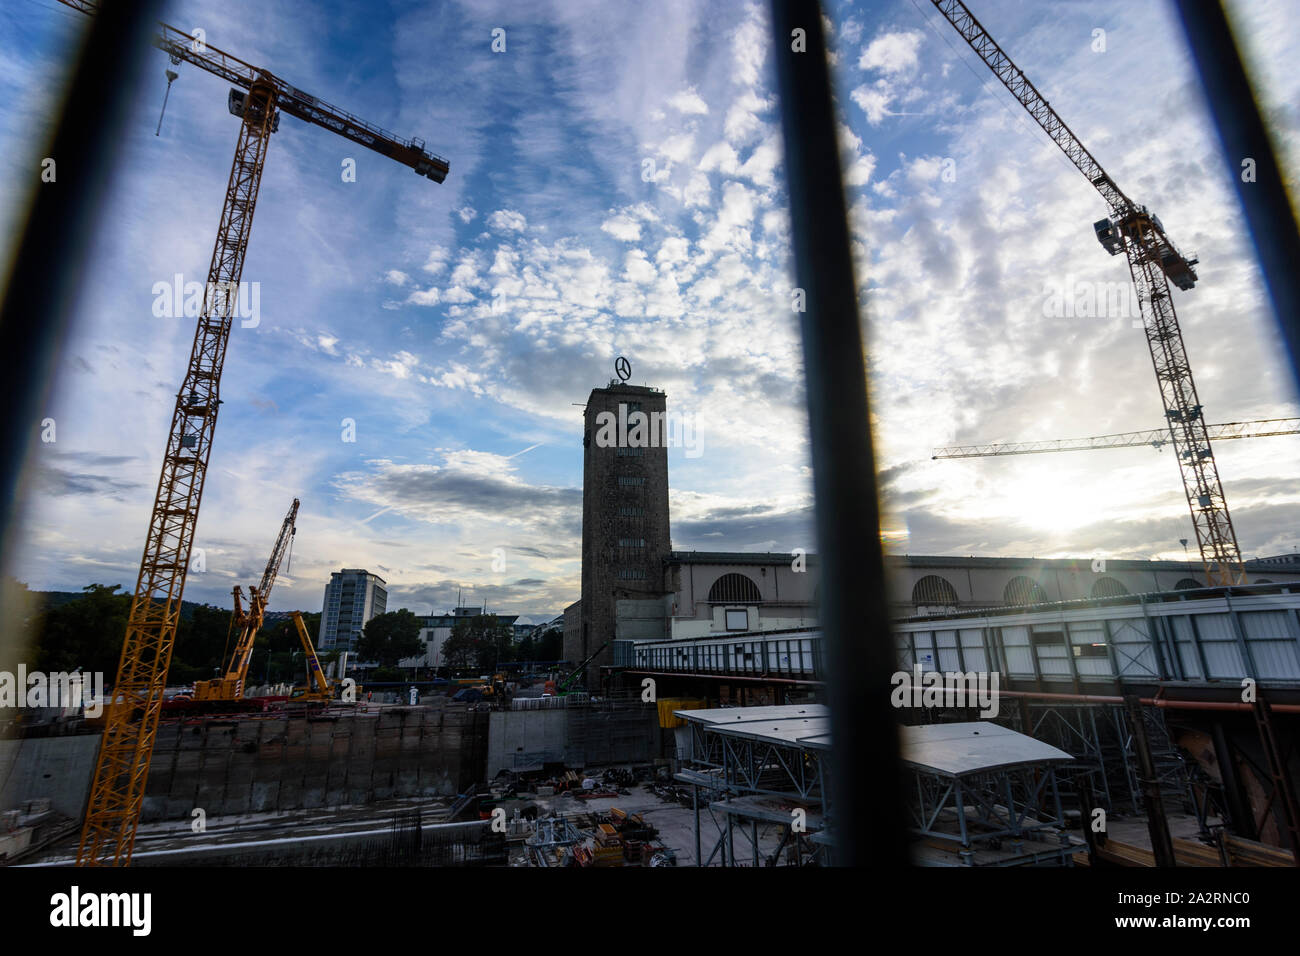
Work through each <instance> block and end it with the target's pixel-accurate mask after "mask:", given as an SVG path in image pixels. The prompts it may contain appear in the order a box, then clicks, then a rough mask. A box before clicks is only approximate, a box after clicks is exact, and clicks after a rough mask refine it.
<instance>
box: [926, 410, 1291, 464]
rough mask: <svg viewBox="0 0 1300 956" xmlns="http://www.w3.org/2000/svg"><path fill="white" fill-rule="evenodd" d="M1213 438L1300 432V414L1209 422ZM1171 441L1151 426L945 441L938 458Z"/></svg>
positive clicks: (1164, 430)
mask: <svg viewBox="0 0 1300 956" xmlns="http://www.w3.org/2000/svg"><path fill="white" fill-rule="evenodd" d="M1205 430H1206V432H1207V433H1208V434H1209V436H1210V438H1212V439H1213V440H1214V441H1227V440H1229V439H1233V438H1269V437H1271V436H1274V435H1300V418H1269V419H1265V420H1263V421H1257V422H1224V423H1222V424H1220V425H1206V426H1205ZM1168 444H1169V429H1167V428H1152V429H1148V430H1147V431H1144V432H1117V433H1116V434H1114V435H1094V436H1093V437H1091V438H1055V439H1049V440H1048V441H1006V442H982V443H980V444H976V445H946V446H944V447H943V448H936V449H935V450H934V454H933V455H931V456H930V458H931V460H934V459H936V458H993V457H997V456H999V455H1041V454H1044V453H1046V452H1054V451H1090V450H1093V449H1096V448H1132V447H1134V446H1136V445H1150V446H1151V447H1152V448H1154V449H1156V450H1157V451H1159V450H1160V449H1161V448H1163V447H1164V446H1165V445H1168Z"/></svg>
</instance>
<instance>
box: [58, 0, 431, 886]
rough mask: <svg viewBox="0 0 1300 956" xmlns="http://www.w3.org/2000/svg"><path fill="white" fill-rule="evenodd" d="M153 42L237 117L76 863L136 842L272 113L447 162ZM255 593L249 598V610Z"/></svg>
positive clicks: (84, 8) (180, 46)
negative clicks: (214, 80) (209, 82)
mask: <svg viewBox="0 0 1300 956" xmlns="http://www.w3.org/2000/svg"><path fill="white" fill-rule="evenodd" d="M62 2H63V3H64V4H65V5H67V6H69V7H72V8H73V9H75V10H80V11H81V12H83V13H87V14H91V15H93V14H94V13H95V12H96V10H97V9H98V4H97V3H96V2H93V0H62ZM153 42H154V45H155V46H157V47H158V48H159V49H161V50H163V51H164V52H166V53H167V54H168V55H169V56H170V57H171V60H172V62H173V63H180V62H182V61H183V62H188V63H191V64H193V65H195V66H198V67H199V68H201V69H203V70H205V71H206V72H209V73H212V74H214V75H215V76H218V77H221V78H222V79H225V80H226V81H228V82H230V83H232V84H234V85H235V86H236V87H238V89H232V90H231V91H230V95H229V97H228V103H227V105H228V108H229V110H230V112H231V113H232V114H234V115H235V116H238V117H239V118H240V124H239V132H238V135H237V137H236V140H235V156H234V160H233V162H232V163H231V167H230V178H229V181H228V183H227V186H226V197H225V202H224V203H223V205H222V209H221V218H220V221H219V223H218V226H217V237H216V241H215V243H214V244H213V247H212V258H211V260H210V262H209V266H208V277H207V285H206V286H205V292H204V299H203V309H202V312H201V313H200V315H199V317H198V325H197V326H196V328H195V332H194V344H193V346H192V349H191V352H190V359H189V364H188V366H187V368H186V372H185V377H184V380H183V382H182V384H181V387H180V390H179V391H178V392H177V393H176V402H175V405H174V407H173V410H172V424H171V430H170V432H169V434H168V439H167V450H166V453H165V454H164V456H163V462H162V472H161V474H160V476H159V479H158V488H157V492H156V494H155V497H154V504H153V511H152V514H151V516H150V519H149V529H148V533H147V535H146V538H145V545H144V553H143V555H142V557H141V559H140V573H139V576H138V578H137V579H136V587H135V594H134V597H133V598H132V601H131V610H130V614H129V616H128V619H127V627H126V637H125V640H124V641H123V645H122V656H121V659H120V661H119V663H118V670H117V675H116V679H115V680H114V683H113V698H112V700H111V701H110V702H109V705H108V708H107V714H106V720H105V726H104V738H103V743H102V744H101V746H100V750H99V757H98V760H97V762H96V765H95V775H94V778H93V780H92V782H91V788H90V797H89V800H88V803H87V808H86V819H85V824H84V826H83V829H82V833H81V841H80V844H79V845H78V849H77V863H78V865H81V866H86V865H98V864H103V863H109V864H119V865H125V864H127V863H129V862H130V860H131V852H132V849H133V847H134V845H135V833H136V827H137V825H138V824H139V820H140V811H141V807H142V805H143V800H144V790H145V784H146V781H147V779H148V775H149V763H150V759H151V756H152V753H153V744H154V738H155V736H156V735H157V731H158V720H159V716H160V713H161V710H162V702H163V694H164V690H165V687H166V680H167V670H168V667H169V666H170V664H171V657H172V649H173V646H174V643H175V637H176V626H177V622H178V620H179V616H180V610H181V600H182V593H183V591H184V587H185V576H186V572H187V571H188V569H189V563H190V553H191V550H192V546H193V543H194V531H195V526H196V524H197V521H198V514H199V502H200V500H201V498H202V496H203V483H204V478H205V477H206V475H207V469H208V459H209V456H210V454H211V451H212V437H213V431H214V429H215V427H216V422H217V411H218V409H219V407H220V405H221V391H220V384H221V371H222V367H223V365H224V363H225V357H226V346H227V343H228V341H229V338H230V329H231V322H232V319H233V314H234V307H235V302H236V298H237V294H238V289H239V283H240V280H241V278H242V275H243V269H244V259H245V255H246V253H247V250H248V239H249V234H250V232H251V229H252V225H253V211H254V209H255V207H256V205H257V197H258V190H259V187H260V186H261V182H262V170H263V168H264V166H265V163H266V151H267V146H268V145H269V143H270V139H271V134H272V133H274V132H275V131H276V130H277V129H278V128H279V114H280V113H281V112H285V113H289V114H290V115H291V116H296V117H298V118H299V119H302V120H304V121H306V122H309V123H312V124H314V125H317V126H321V127H323V128H325V129H329V130H331V131H333V132H335V133H337V134H338V135H340V136H343V137H344V138H346V139H348V140H350V141H352V142H354V143H357V144H358V145H361V146H364V147H366V148H367V149H370V150H373V151H375V152H377V153H380V154H382V155H384V156H388V157H389V158H390V159H393V160H395V161H396V162H399V163H402V164H403V165H405V166H408V167H409V168H411V169H413V170H414V171H415V172H416V173H418V174H420V175H422V176H425V177H426V178H428V179H431V180H432V181H434V182H438V183H440V182H442V181H443V180H444V179H445V178H446V175H447V172H448V164H447V161H446V160H444V159H442V158H440V157H437V156H435V155H433V154H431V153H429V152H428V151H426V150H425V148H424V143H423V141H422V140H417V139H411V140H403V139H399V138H397V137H395V136H393V135H392V134H390V133H387V132H386V131H384V130H382V129H380V128H379V127H377V126H374V125H372V124H370V123H367V122H365V121H364V120H361V119H359V118H358V117H355V116H353V115H351V114H349V113H346V112H344V111H343V110H340V109H338V108H336V107H334V106H331V105H330V104H328V103H325V102H324V101H322V100H319V99H317V98H315V97H313V96H311V95H309V94H307V93H304V92H303V91H301V90H298V89H296V88H294V87H292V86H290V85H289V84H288V83H285V82H284V81H283V80H281V79H279V78H278V77H276V76H275V75H274V74H272V73H270V72H268V71H267V70H263V69H260V68H258V67H254V66H252V65H250V64H248V63H246V62H245V61H243V60H241V59H239V58H238V57H234V56H231V55H230V54H228V53H225V52H224V51H222V50H220V49H218V48H216V47H214V46H212V45H210V44H207V43H206V42H200V41H198V40H196V39H195V38H194V37H191V36H190V35H188V34H185V33H182V32H181V31H180V30H177V29H176V28H174V27H171V26H168V25H167V24H165V23H160V24H158V32H157V33H156V34H155V36H154V38H153ZM268 584H269V582H268ZM268 590H269V587H268ZM258 598H259V595H253V604H254V606H256V604H257V601H258Z"/></svg>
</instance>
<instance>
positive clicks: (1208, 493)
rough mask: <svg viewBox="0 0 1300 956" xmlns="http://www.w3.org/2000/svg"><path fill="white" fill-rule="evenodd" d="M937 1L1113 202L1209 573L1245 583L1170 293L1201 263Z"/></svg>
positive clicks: (1116, 244) (1106, 222)
mask: <svg viewBox="0 0 1300 956" xmlns="http://www.w3.org/2000/svg"><path fill="white" fill-rule="evenodd" d="M931 3H933V4H934V6H935V8H936V9H938V11H939V12H940V13H941V14H943V16H944V18H945V19H946V20H947V21H948V22H949V23H951V24H952V25H953V26H954V27H955V28H956V30H957V32H958V33H960V34H961V36H962V39H964V40H965V41H966V42H967V44H969V45H970V48H971V49H972V50H974V51H975V53H976V55H977V56H979V58H980V59H981V60H983V61H984V63H985V64H986V65H987V66H988V68H989V69H990V70H992V71H993V75H994V76H996V77H997V78H998V79H999V80H1000V81H1001V82H1002V85H1003V86H1005V87H1006V88H1007V90H1008V91H1010V93H1011V95H1012V96H1014V97H1015V98H1016V100H1017V101H1018V102H1019V103H1020V105H1021V106H1023V107H1024V108H1025V110H1026V112H1028V113H1029V115H1030V116H1031V117H1032V118H1033V120H1034V122H1035V123H1037V124H1038V125H1039V126H1040V127H1041V128H1042V130H1043V132H1045V133H1046V134H1047V135H1048V136H1049V137H1051V139H1052V142H1054V143H1056V145H1057V146H1059V147H1060V149H1061V152H1063V153H1065V155H1066V157H1067V158H1068V159H1069V160H1070V162H1071V163H1073V164H1074V166H1075V168H1077V169H1078V170H1079V172H1081V173H1083V175H1084V176H1085V177H1086V178H1087V180H1088V182H1090V183H1092V185H1093V187H1094V188H1095V189H1096V190H1097V191H1098V192H1099V193H1101V195H1102V198H1103V199H1105V200H1106V204H1107V206H1108V207H1109V209H1110V215H1109V216H1108V217H1107V218H1105V219H1102V220H1100V221H1098V222H1096V223H1094V224H1093V230H1094V232H1095V233H1096V235H1097V240H1098V241H1099V242H1100V243H1101V245H1102V248H1104V249H1105V250H1106V251H1107V252H1108V253H1110V254H1111V255H1112V256H1115V255H1119V254H1120V253H1121V252H1123V253H1124V254H1125V256H1126V257H1127V258H1128V267H1129V274H1130V275H1131V276H1132V279H1133V285H1134V286H1135V287H1136V289H1137V294H1138V303H1139V307H1140V308H1141V311H1142V327H1143V330H1144V331H1145V333H1146V339H1147V345H1148V347H1149V349H1150V351H1151V362H1152V365H1153V366H1154V367H1155V373H1156V382H1157V383H1158V384H1159V386H1160V398H1161V401H1163V402H1164V407H1165V421H1166V426H1167V428H1168V432H1169V439H1170V444H1172V445H1173V448H1174V457H1175V459H1176V460H1177V462H1178V470H1179V472H1180V473H1181V475H1182V479H1183V490H1184V492H1185V493H1186V495H1187V504H1188V507H1189V508H1190V509H1191V512H1192V526H1193V528H1194V529H1195V531H1196V543H1197V545H1198V546H1199V548H1200V552H1201V563H1202V564H1203V565H1204V567H1205V576H1206V578H1207V579H1208V583H1209V584H1211V585H1215V584H1244V583H1245V580H1246V570H1245V567H1244V566H1243V564H1242V561H1241V551H1240V549H1239V548H1238V547H1237V533H1236V531H1235V530H1234V529H1233V527H1232V518H1231V517H1229V515H1228V502H1227V500H1226V499H1225V498H1224V496H1223V485H1222V483H1221V482H1220V481H1219V467H1218V465H1217V464H1216V463H1215V461H1214V450H1213V448H1211V446H1210V434H1209V430H1208V428H1207V426H1206V424H1205V417H1204V416H1203V415H1202V413H1201V400H1200V398H1199V397H1198V396H1197V393H1196V383H1195V382H1194V381H1193V380H1192V366H1191V362H1190V360H1189V359H1188V357H1187V349H1186V347H1185V346H1184V345H1183V332H1182V329H1181V327H1180V326H1179V324H1178V316H1177V314H1175V312H1174V302H1173V298H1172V296H1171V295H1170V290H1169V284H1170V283H1171V282H1172V283H1173V284H1174V285H1176V286H1178V288H1179V289H1182V290H1184V291H1186V290H1188V289H1190V288H1192V287H1193V286H1194V285H1195V284H1196V278H1197V276H1196V269H1195V266H1196V262H1197V260H1196V259H1195V258H1188V257H1187V256H1184V255H1183V254H1182V253H1181V252H1179V251H1178V249H1177V248H1175V246H1174V244H1173V241H1172V240H1171V239H1170V238H1169V237H1168V236H1167V235H1166V234H1165V229H1164V226H1163V225H1161V223H1160V220H1159V219H1158V218H1157V217H1156V216H1154V215H1153V214H1152V213H1151V211H1150V210H1148V209H1147V208H1146V207H1145V206H1139V205H1138V204H1137V203H1135V202H1133V200H1131V199H1129V198H1128V196H1126V195H1124V193H1123V192H1122V191H1121V190H1120V188H1119V187H1118V186H1116V185H1115V183H1114V181H1113V180H1112V179H1111V178H1110V176H1109V175H1108V174H1107V173H1106V171H1105V170H1104V169H1102V167H1101V164H1100V163H1099V162H1097V160H1096V158H1095V157H1094V156H1093V155H1092V153H1090V152H1088V150H1087V148H1086V147H1085V146H1084V145H1083V143H1082V142H1080V141H1079V138H1078V137H1077V136H1075V135H1074V133H1073V132H1071V131H1070V127H1068V126H1066V125H1065V121H1064V120H1062V119H1061V117H1060V116H1058V115H1057V113H1056V110H1054V109H1052V107H1051V105H1050V104H1048V102H1047V100H1046V99H1045V98H1044V97H1043V95H1042V94H1041V93H1039V92H1038V90H1037V88H1035V86H1034V84H1033V83H1031V82H1029V79H1028V77H1026V76H1025V74H1024V72H1023V71H1022V70H1021V69H1020V68H1019V67H1018V66H1016V65H1015V63H1013V62H1012V60H1011V57H1009V56H1007V54H1006V52H1005V51H1004V50H1003V49H1002V47H1000V46H998V44H997V41H996V40H994V39H993V38H992V37H991V36H989V34H988V31H987V30H985V29H984V27H983V26H981V25H980V22H979V21H978V20H976V19H975V15H974V14H973V13H971V12H970V10H969V9H967V7H966V4H964V3H962V2H961V0H931Z"/></svg>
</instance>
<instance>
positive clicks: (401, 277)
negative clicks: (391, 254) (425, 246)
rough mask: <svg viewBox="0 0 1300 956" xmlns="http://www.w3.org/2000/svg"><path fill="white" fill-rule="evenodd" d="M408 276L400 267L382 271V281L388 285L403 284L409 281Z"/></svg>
mask: <svg viewBox="0 0 1300 956" xmlns="http://www.w3.org/2000/svg"><path fill="white" fill-rule="evenodd" d="M410 278H411V277H410V276H408V275H407V274H406V273H405V272H402V271H401V270H400V269H389V270H388V271H387V272H385V273H384V281H385V282H387V283H388V284H389V285H395V286H404V285H406V283H407V282H409V281H410Z"/></svg>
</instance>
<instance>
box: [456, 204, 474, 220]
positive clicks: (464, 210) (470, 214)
mask: <svg viewBox="0 0 1300 956" xmlns="http://www.w3.org/2000/svg"><path fill="white" fill-rule="evenodd" d="M456 215H458V216H460V221H461V222H464V223H470V222H473V221H474V218H475V217H476V216H477V215H478V210H477V209H475V208H474V207H473V206H461V207H460V208H459V209H457V210H456Z"/></svg>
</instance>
